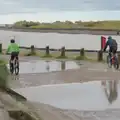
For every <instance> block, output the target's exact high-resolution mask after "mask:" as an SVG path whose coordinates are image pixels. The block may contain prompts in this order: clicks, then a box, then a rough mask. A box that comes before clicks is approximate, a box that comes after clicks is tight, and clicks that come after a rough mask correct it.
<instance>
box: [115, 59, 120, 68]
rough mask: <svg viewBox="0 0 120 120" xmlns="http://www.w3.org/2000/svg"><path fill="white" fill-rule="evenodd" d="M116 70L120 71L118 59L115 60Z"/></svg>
mask: <svg viewBox="0 0 120 120" xmlns="http://www.w3.org/2000/svg"><path fill="white" fill-rule="evenodd" d="M114 68H115V69H119V61H118V58H117V57H116V58H115V63H114Z"/></svg>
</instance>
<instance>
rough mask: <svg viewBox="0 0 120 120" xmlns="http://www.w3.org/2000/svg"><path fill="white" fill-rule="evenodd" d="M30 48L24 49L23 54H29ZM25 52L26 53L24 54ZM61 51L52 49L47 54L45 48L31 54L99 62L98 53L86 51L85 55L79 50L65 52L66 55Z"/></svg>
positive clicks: (50, 57) (48, 57)
mask: <svg viewBox="0 0 120 120" xmlns="http://www.w3.org/2000/svg"><path fill="white" fill-rule="evenodd" d="M29 51H30V50H25V49H24V50H22V51H21V52H22V53H21V55H22V56H28V53H29ZM24 53H25V54H24ZM60 54H61V53H60V51H50V54H49V55H46V54H45V51H43V50H41V51H40V50H36V54H35V55H32V54H31V55H30V56H38V57H40V58H41V59H59V60H60V59H62V60H63V59H64V60H85V61H90V62H97V53H88V52H86V53H85V57H82V56H80V53H79V52H65V56H64V57H63V56H60Z"/></svg>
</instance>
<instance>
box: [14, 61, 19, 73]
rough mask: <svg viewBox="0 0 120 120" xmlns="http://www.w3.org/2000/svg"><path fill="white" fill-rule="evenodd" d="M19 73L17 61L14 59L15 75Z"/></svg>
mask: <svg viewBox="0 0 120 120" xmlns="http://www.w3.org/2000/svg"><path fill="white" fill-rule="evenodd" d="M18 74H19V62H18V61H17V60H15V75H18Z"/></svg>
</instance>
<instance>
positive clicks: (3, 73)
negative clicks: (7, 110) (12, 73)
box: [0, 60, 9, 89]
mask: <svg viewBox="0 0 120 120" xmlns="http://www.w3.org/2000/svg"><path fill="white" fill-rule="evenodd" d="M8 76H9V72H8V69H7V67H6V61H4V60H0V89H4V88H6V87H7V83H8Z"/></svg>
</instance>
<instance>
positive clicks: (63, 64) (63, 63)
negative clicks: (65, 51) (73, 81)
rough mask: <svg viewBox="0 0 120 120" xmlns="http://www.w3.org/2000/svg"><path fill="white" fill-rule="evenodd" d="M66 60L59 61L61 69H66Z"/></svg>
mask: <svg viewBox="0 0 120 120" xmlns="http://www.w3.org/2000/svg"><path fill="white" fill-rule="evenodd" d="M65 64H66V62H65V61H61V70H65V69H66V65H65Z"/></svg>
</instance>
